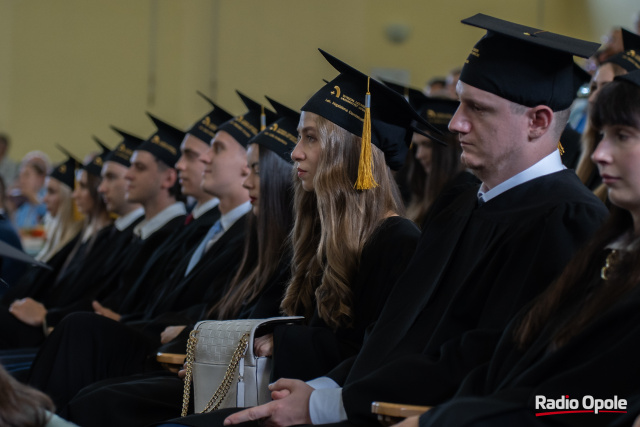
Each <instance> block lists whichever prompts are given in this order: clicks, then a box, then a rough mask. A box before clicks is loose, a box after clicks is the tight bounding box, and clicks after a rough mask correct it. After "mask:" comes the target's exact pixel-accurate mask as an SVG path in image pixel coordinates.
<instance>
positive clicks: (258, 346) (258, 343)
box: [253, 334, 273, 357]
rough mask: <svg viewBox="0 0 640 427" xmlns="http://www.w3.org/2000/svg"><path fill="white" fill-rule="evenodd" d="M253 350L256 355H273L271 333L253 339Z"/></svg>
mask: <svg viewBox="0 0 640 427" xmlns="http://www.w3.org/2000/svg"><path fill="white" fill-rule="evenodd" d="M253 352H254V353H255V355H256V356H258V357H271V356H273V334H267V335H263V336H261V337H258V338H256V339H255V340H254V341H253Z"/></svg>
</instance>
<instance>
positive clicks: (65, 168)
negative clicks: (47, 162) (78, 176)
mask: <svg viewBox="0 0 640 427" xmlns="http://www.w3.org/2000/svg"><path fill="white" fill-rule="evenodd" d="M58 170H59V171H60V173H67V165H60V167H59V168H58Z"/></svg>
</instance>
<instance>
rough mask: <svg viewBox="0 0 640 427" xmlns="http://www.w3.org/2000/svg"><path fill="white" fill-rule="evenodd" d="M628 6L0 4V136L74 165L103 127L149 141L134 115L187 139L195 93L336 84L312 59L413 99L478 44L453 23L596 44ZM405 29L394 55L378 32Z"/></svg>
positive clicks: (289, 90)
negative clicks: (64, 150)
mask: <svg viewBox="0 0 640 427" xmlns="http://www.w3.org/2000/svg"><path fill="white" fill-rule="evenodd" d="M636 3H637V2H636V1H635V0H537V1H528V2H525V1H519V0H518V1H513V0H394V1H389V0H321V1H310V0H263V1H258V0H135V1H131V0H108V1H107V0H105V1H98V0H92V1H87V0H55V1H47V2H44V1H38V0H0V130H1V131H6V132H8V133H9V134H10V135H11V136H12V138H13V147H12V152H11V156H12V157H13V158H15V159H19V158H20V157H21V156H22V155H23V154H25V153H26V152H27V151H29V150H33V149H42V150H44V151H45V152H47V153H49V154H50V155H51V156H52V158H53V159H54V160H61V159H62V155H61V154H59V153H57V152H56V150H55V149H54V148H53V144H54V143H61V144H64V145H65V146H67V147H68V148H69V149H70V150H71V151H73V152H74V153H76V154H77V155H78V156H83V155H84V154H86V153H87V152H88V151H90V150H93V149H94V147H93V145H92V142H91V135H92V134H95V135H97V136H98V137H100V138H102V139H103V140H104V141H105V142H106V143H107V144H109V145H114V144H115V143H116V142H117V137H116V135H115V134H113V133H112V132H111V131H110V130H109V128H108V125H110V124H114V125H117V126H119V127H122V128H124V129H127V130H129V131H131V132H134V133H138V134H139V135H140V136H143V137H145V136H147V135H148V134H149V133H150V132H152V131H153V126H152V124H151V122H150V121H149V120H148V119H147V118H146V116H145V115H144V111H147V110H148V111H151V112H153V113H155V114H157V115H158V116H160V117H161V118H164V119H165V120H167V121H169V122H170V123H173V124H175V125H176V126H179V127H183V128H186V127H187V126H188V125H190V124H191V122H192V121H194V120H195V119H197V118H198V117H200V116H201V115H202V114H204V113H205V112H206V110H207V104H206V103H205V102H204V101H202V100H201V99H200V98H199V97H197V96H196V95H195V91H196V90H202V91H204V92H205V93H208V94H210V95H211V96H212V97H213V98H214V99H215V100H217V101H218V102H219V103H220V104H221V105H222V106H223V107H225V108H226V109H228V110H229V111H231V112H232V113H240V112H242V110H243V108H242V105H241V102H240V101H239V99H238V98H237V97H236V96H235V93H234V89H236V88H237V89H240V90H241V91H243V92H245V93H246V94H247V95H249V96H251V97H254V98H256V99H257V100H259V101H262V95H263V94H267V95H269V96H272V97H274V98H276V99H278V100H279V101H281V102H283V103H285V104H287V105H289V106H291V107H293V108H299V107H300V106H301V105H302V104H303V103H304V101H305V100H306V98H307V97H308V96H309V95H310V94H312V93H313V92H314V91H315V90H316V89H317V88H318V87H319V86H320V85H321V84H322V80H321V79H322V78H332V77H333V76H334V75H335V71H333V69H332V68H331V67H330V66H329V65H328V64H326V63H325V62H324V60H323V59H322V58H321V56H320V55H319V54H318V53H317V51H316V48H318V47H321V48H323V49H326V50H328V51H329V52H331V53H333V54H335V55H336V56H338V57H340V58H342V59H345V60H346V61H347V62H349V63H351V64H352V65H354V66H356V67H358V68H360V69H362V70H363V71H365V72H370V70H371V69H372V68H374V67H379V68H393V69H405V70H407V71H408V73H409V80H410V83H411V84H412V85H414V86H422V85H423V84H424V82H425V81H426V80H427V79H428V78H430V77H432V76H434V75H444V74H446V72H447V71H448V70H450V69H451V68H453V67H455V66H457V65H459V64H461V63H462V62H463V61H464V59H465V57H466V55H467V53H468V51H469V49H470V48H471V46H472V45H473V43H474V42H475V41H476V40H477V39H478V38H479V37H481V35H482V34H483V31H482V30H479V29H475V28H471V27H465V26H463V25H461V24H459V21H460V20H461V19H463V18H465V17H468V16H471V15H472V14H474V13H477V12H483V13H487V14H492V15H494V16H498V17H501V18H504V19H509V20H514V21H517V22H521V23H523V24H528V25H531V26H537V27H543V28H545V29H548V30H551V31H556V32H562V33H564V34H567V35H571V36H574V37H582V38H588V39H591V40H599V39H600V36H601V34H603V33H605V32H606V31H607V30H608V29H609V28H610V27H611V26H613V25H624V26H627V27H629V26H630V25H631V16H632V15H633V14H634V13H635V12H636V11H637V10H636V9H638V10H640V6H638V5H637V4H636ZM393 23H402V24H406V25H408V27H409V28H410V35H409V37H408V39H407V40H406V41H405V42H404V43H402V44H394V43H391V42H389V41H388V40H387V39H386V36H385V33H384V31H385V28H386V27H387V26H388V25H389V24H393Z"/></svg>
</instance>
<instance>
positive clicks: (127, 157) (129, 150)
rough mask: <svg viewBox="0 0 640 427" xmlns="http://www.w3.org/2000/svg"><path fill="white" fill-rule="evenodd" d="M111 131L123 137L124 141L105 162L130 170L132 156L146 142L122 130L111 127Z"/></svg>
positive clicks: (112, 151)
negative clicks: (117, 164) (114, 163)
mask: <svg viewBox="0 0 640 427" xmlns="http://www.w3.org/2000/svg"><path fill="white" fill-rule="evenodd" d="M111 129H113V130H114V131H115V132H117V133H118V134H119V135H120V136H121V137H122V141H120V144H118V145H117V146H116V148H114V149H113V150H111V152H110V153H109V155H108V156H107V157H106V158H105V159H104V161H105V162H116V163H120V164H121V165H123V166H125V167H127V168H128V167H129V166H131V156H132V155H133V152H134V150H137V149H138V146H139V145H140V144H142V143H143V142H144V139H142V138H139V137H137V136H135V135H132V134H130V133H128V132H125V131H123V130H122V129H118V128H117V127H115V126H111Z"/></svg>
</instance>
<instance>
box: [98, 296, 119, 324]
mask: <svg viewBox="0 0 640 427" xmlns="http://www.w3.org/2000/svg"><path fill="white" fill-rule="evenodd" d="M91 306H92V307H93V311H95V313H96V314H98V315H100V316H104V317H108V318H109V319H112V320H115V321H116V322H119V321H120V319H122V315H120V314H118V313H116V312H115V311H113V310H111V309H110V308H107V307H103V306H102V304H100V303H99V302H98V301H94V302H92V303H91Z"/></svg>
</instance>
